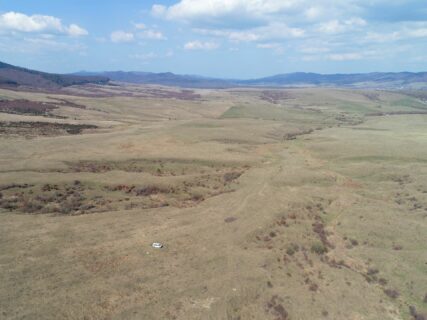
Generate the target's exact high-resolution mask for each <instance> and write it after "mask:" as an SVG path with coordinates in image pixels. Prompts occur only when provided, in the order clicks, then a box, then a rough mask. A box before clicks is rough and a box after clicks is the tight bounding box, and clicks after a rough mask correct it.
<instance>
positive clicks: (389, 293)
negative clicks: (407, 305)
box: [384, 289, 400, 299]
mask: <svg viewBox="0 0 427 320" xmlns="http://www.w3.org/2000/svg"><path fill="white" fill-rule="evenodd" d="M384 293H385V294H386V295H387V296H388V297H390V298H392V299H396V298H398V297H399V295H400V294H399V292H398V291H397V290H394V289H385V290H384Z"/></svg>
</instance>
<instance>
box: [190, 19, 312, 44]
mask: <svg viewBox="0 0 427 320" xmlns="http://www.w3.org/2000/svg"><path fill="white" fill-rule="evenodd" d="M194 31H196V32H198V33H200V34H204V35H210V36H215V37H225V38H228V39H229V40H230V41H233V42H256V41H266V40H270V41H271V40H280V39H289V38H300V37H303V36H304V35H305V31H304V30H303V29H299V28H289V27H288V26H287V25H286V24H283V23H272V24H270V25H267V26H263V27H258V28H252V29H248V30H221V29H194Z"/></svg>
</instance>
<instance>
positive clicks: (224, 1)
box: [151, 0, 300, 21]
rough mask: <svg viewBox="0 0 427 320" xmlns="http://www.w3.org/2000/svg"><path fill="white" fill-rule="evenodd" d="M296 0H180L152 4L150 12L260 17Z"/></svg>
mask: <svg viewBox="0 0 427 320" xmlns="http://www.w3.org/2000/svg"><path fill="white" fill-rule="evenodd" d="M299 2H300V1H297V0H209V1H200V0H181V1H180V2H179V3H177V4H175V5H172V6H170V7H166V6H162V5H154V6H153V7H152V10H151V11H152V14H153V15H155V16H163V17H165V18H167V19H170V20H183V21H194V20H200V19H204V18H221V17H230V16H234V17H238V18H245V19H260V18H263V17H265V16H266V15H269V14H275V13H278V12H280V11H284V10H287V9H292V8H296V7H298V6H299Z"/></svg>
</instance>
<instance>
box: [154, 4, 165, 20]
mask: <svg viewBox="0 0 427 320" xmlns="http://www.w3.org/2000/svg"><path fill="white" fill-rule="evenodd" d="M166 12H167V7H166V6H163V5H160V4H155V5H153V6H152V8H151V14H152V15H153V16H155V17H162V16H164V15H165V14H166Z"/></svg>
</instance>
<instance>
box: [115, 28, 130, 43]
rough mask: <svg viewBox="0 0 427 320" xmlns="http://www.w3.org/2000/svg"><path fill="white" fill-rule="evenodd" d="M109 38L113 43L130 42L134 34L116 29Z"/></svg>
mask: <svg viewBox="0 0 427 320" xmlns="http://www.w3.org/2000/svg"><path fill="white" fill-rule="evenodd" d="M110 39H111V41H112V42H114V43H123V42H132V41H133V40H134V39H135V36H134V35H133V33H131V32H125V31H120V30H118V31H114V32H112V33H111V35H110Z"/></svg>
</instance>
